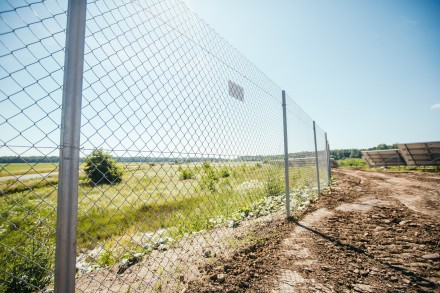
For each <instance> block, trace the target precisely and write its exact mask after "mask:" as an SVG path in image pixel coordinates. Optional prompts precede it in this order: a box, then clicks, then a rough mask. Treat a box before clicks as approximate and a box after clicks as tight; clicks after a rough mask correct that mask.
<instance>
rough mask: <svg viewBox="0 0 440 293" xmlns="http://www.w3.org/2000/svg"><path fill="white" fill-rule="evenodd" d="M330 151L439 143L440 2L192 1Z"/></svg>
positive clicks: (317, 0)
mask: <svg viewBox="0 0 440 293" xmlns="http://www.w3.org/2000/svg"><path fill="white" fill-rule="evenodd" d="M186 3H187V4H188V6H189V7H190V8H191V9H192V10H193V11H194V12H195V13H196V14H198V15H199V16H200V17H201V18H203V19H204V20H205V21H206V22H207V23H208V24H209V25H211V26H212V27H213V28H214V29H215V30H216V31H217V32H219V33H220V35H222V36H223V37H224V38H225V39H226V40H228V41H229V42H230V43H231V44H232V45H233V46H235V47H236V48H237V49H238V50H239V51H241V52H242V53H243V54H244V55H245V56H247V58H249V59H250V61H252V62H253V63H254V64H255V65H256V66H258V67H259V68H260V69H262V71H263V72H265V73H266V74H267V75H268V76H269V77H270V78H272V79H273V80H274V81H275V82H277V83H278V84H279V85H280V86H281V87H283V88H284V89H285V90H286V91H287V92H288V93H289V95H290V96H291V97H292V98H294V99H295V101H296V102H297V103H298V104H299V105H300V106H301V107H302V108H303V109H304V110H305V111H306V112H307V113H308V114H309V115H310V116H311V117H312V118H313V119H315V120H316V121H317V123H318V124H320V125H321V126H322V128H324V129H325V130H326V131H327V132H328V135H329V140H330V143H331V147H332V148H334V149H335V148H351V147H359V148H362V147H371V146H375V145H377V144H379V143H388V144H391V143H396V142H401V143H404V142H418V141H439V140H440V1H437V0H434V1H425V0H421V1H415V0H414V1H404V0H392V1H391V0H387V1H378V0H374V1H350V0H339V1H322V0H314V1H309V0H300V1H298V0H284V1H280V0H278V1H266V0H264V1H263V0H186Z"/></svg>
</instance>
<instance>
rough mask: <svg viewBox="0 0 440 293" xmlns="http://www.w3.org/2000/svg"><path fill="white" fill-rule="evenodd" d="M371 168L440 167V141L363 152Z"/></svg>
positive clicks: (405, 144) (403, 144)
mask: <svg viewBox="0 0 440 293" xmlns="http://www.w3.org/2000/svg"><path fill="white" fill-rule="evenodd" d="M362 157H363V159H364V160H365V161H366V162H367V164H368V165H369V166H370V167H388V166H440V141H434V142H416V143H402V144H397V149H392V150H375V151H362Z"/></svg>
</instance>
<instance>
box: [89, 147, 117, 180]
mask: <svg viewBox="0 0 440 293" xmlns="http://www.w3.org/2000/svg"><path fill="white" fill-rule="evenodd" d="M85 164H86V166H85V168H84V171H85V172H86V175H87V180H88V181H89V182H91V183H93V184H95V185H99V184H116V183H119V182H121V181H122V170H121V169H120V168H119V167H118V166H116V161H115V160H113V159H112V156H110V155H109V154H107V153H105V152H104V151H103V150H94V151H93V152H92V153H91V154H90V156H88V157H87V158H86V160H85Z"/></svg>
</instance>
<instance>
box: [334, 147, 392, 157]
mask: <svg viewBox="0 0 440 293" xmlns="http://www.w3.org/2000/svg"><path fill="white" fill-rule="evenodd" d="M389 149H397V144H391V145H387V144H384V143H381V144H379V145H378V146H376V147H372V148H369V149H339V150H331V151H330V156H331V157H332V158H334V159H335V160H342V159H347V158H362V153H361V152H362V151H374V150H389Z"/></svg>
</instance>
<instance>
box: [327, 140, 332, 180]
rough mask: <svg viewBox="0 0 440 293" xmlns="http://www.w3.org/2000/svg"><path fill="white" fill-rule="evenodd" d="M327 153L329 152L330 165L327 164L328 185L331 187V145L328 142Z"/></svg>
mask: <svg viewBox="0 0 440 293" xmlns="http://www.w3.org/2000/svg"><path fill="white" fill-rule="evenodd" d="M327 151H328V164H327V168H328V185H329V186H330V185H331V178H332V160H331V157H330V144H329V142H328V141H327Z"/></svg>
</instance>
